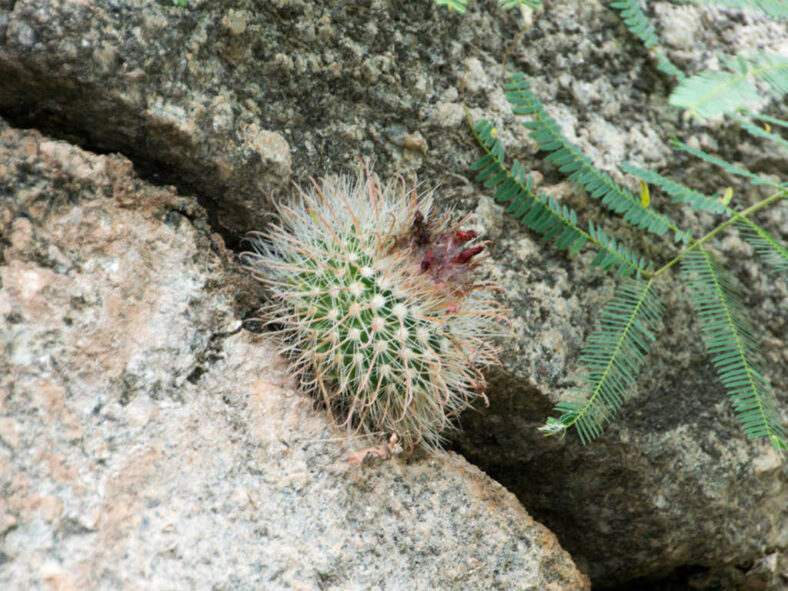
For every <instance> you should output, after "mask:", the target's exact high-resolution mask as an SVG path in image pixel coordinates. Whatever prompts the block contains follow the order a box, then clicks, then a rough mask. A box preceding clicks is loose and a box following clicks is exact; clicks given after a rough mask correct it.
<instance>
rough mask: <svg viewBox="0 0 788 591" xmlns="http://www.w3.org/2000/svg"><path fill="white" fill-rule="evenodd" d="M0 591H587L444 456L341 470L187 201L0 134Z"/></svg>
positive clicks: (504, 505)
mask: <svg viewBox="0 0 788 591" xmlns="http://www.w3.org/2000/svg"><path fill="white" fill-rule="evenodd" d="M0 191H1V192H2V195H3V201H2V202H0V230H2V236H3V237H4V240H3V242H2V243H1V244H0V261H1V262H0V281H1V282H2V283H0V286H2V289H1V290H0V491H2V497H0V589H3V590H8V591H12V590H23V589H58V590H64V591H65V590H87V589H225V590H230V589H233V590H243V589H272V590H273V589H303V590H309V589H314V590H318V589H323V590H327V589H335V590H339V589H424V590H428V589H483V588H484V589H533V590H535V591H536V590H543V589H550V590H555V591H558V590H567V591H569V590H572V591H573V590H577V589H589V588H590V587H589V584H588V579H587V578H586V577H585V576H584V575H581V574H580V573H579V572H578V571H577V569H576V568H575V566H574V564H573V563H572V560H571V558H570V557H569V555H568V554H567V553H566V552H565V551H564V550H563V549H562V548H561V547H560V546H559V544H558V541H557V540H556V538H555V536H554V535H553V534H552V533H551V532H549V531H548V530H547V529H546V528H545V527H544V526H542V525H540V524H539V523H537V522H535V521H534V520H533V519H532V518H531V517H530V516H529V515H528V514H527V513H526V512H525V510H524V509H523V508H522V506H521V505H520V504H519V502H518V501H517V499H516V498H515V497H514V496H513V495H512V494H511V493H509V492H508V491H506V490H505V489H504V488H503V487H502V486H501V485H499V484H498V483H496V482H494V481H492V480H491V479H490V478H489V477H488V476H486V475H485V474H483V473H482V472H481V471H480V470H478V469H477V468H475V467H473V466H471V465H469V464H468V462H467V461H466V460H464V459H463V458H462V457H461V456H458V455H456V454H454V453H451V452H445V453H444V452H442V453H439V454H436V455H434V456H432V457H429V458H427V457H421V458H411V459H410V460H405V459H403V458H395V459H391V460H388V461H383V462H381V463H379V464H377V465H372V466H366V465H365V466H360V465H354V464H352V463H350V462H348V461H347V459H346V458H347V457H348V456H349V455H350V454H351V453H353V452H355V451H357V450H359V449H361V448H362V447H363V446H364V445H365V444H368V442H364V441H357V440H353V439H348V438H347V436H344V435H343V434H340V433H337V432H336V431H335V430H334V429H333V428H332V427H330V423H329V420H328V417H327V416H326V414H325V413H324V412H320V411H317V410H315V409H314V403H313V401H312V399H310V398H309V397H307V396H306V395H304V394H299V393H296V392H294V391H293V389H292V384H291V383H290V382H291V380H289V379H288V376H287V373H286V364H285V362H284V360H283V359H282V358H280V357H278V356H277V355H276V354H275V352H274V345H273V343H272V340H271V338H270V336H268V335H256V334H253V333H250V332H248V331H242V330H241V329H240V322H239V320H238V319H237V318H236V315H235V313H234V306H235V305H237V298H238V297H239V294H240V293H241V292H243V291H245V290H247V289H248V288H246V287H245V286H244V280H243V279H242V278H238V277H237V276H236V275H234V272H233V268H234V266H233V264H232V263H231V259H232V257H231V255H230V253H228V252H227V251H226V250H225V249H224V246H223V242H222V240H221V238H218V237H217V236H216V235H212V234H211V233H210V232H209V231H208V230H207V226H206V224H205V221H204V212H203V211H202V210H201V208H200V207H199V206H197V205H196V204H195V202H194V201H193V200H192V199H191V198H186V197H179V196H178V195H176V194H175V193H174V192H173V191H172V190H171V189H168V188H157V187H153V186H151V185H149V184H147V183H144V182H142V181H140V180H139V179H138V178H136V176H135V175H134V173H133V171H132V166H131V163H130V162H129V161H128V160H126V159H125V158H123V157H120V156H117V155H112V156H97V155H95V154H91V153H89V152H84V151H82V150H80V149H79V148H76V147H74V146H70V145H69V144H67V143H65V142H61V141H53V140H51V139H48V138H46V137H42V136H41V135H40V134H39V133H38V132H35V131H18V130H15V129H13V128H10V127H8V126H7V125H6V124H5V123H4V122H3V121H2V120H1V119H0Z"/></svg>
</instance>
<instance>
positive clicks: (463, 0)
mask: <svg viewBox="0 0 788 591" xmlns="http://www.w3.org/2000/svg"><path fill="white" fill-rule="evenodd" d="M435 4H437V5H438V6H445V7H446V8H448V9H449V12H456V13H457V14H465V11H466V10H468V0H435Z"/></svg>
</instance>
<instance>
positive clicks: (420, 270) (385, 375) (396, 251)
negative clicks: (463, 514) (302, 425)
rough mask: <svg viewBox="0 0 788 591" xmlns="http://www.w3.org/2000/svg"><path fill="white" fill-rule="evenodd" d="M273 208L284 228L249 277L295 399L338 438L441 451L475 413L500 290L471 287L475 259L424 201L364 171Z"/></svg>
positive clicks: (260, 244)
mask: <svg viewBox="0 0 788 591" xmlns="http://www.w3.org/2000/svg"><path fill="white" fill-rule="evenodd" d="M300 197H301V198H300V200H299V201H298V203H296V204H294V205H291V206H280V207H279V208H278V209H279V216H280V225H277V226H274V227H273V228H272V229H270V230H269V231H268V232H267V233H265V234H260V233H255V234H253V236H252V238H251V241H252V244H253V250H254V252H252V253H248V254H247V257H246V264H247V266H248V267H249V268H251V270H252V271H253V272H254V274H255V276H256V277H258V278H259V279H260V280H262V281H263V282H265V283H266V284H267V285H268V287H269V288H270V290H271V292H272V296H273V297H272V298H271V301H270V303H269V304H268V306H267V309H266V315H267V316H268V317H269V318H270V320H271V322H274V323H276V324H277V325H279V326H281V327H282V328H283V331H284V336H285V339H284V342H285V347H284V349H285V352H286V353H288V354H289V355H290V357H291V358H292V359H293V366H294V368H295V371H296V372H297V373H298V374H299V375H300V377H301V383H302V386H304V387H307V388H309V389H317V390H318V391H319V392H320V394H321V396H322V397H323V399H324V400H325V401H326V403H327V404H328V405H329V409H331V408H334V409H336V410H338V411H339V412H340V413H341V414H342V417H343V420H342V424H347V425H352V426H355V427H361V428H363V429H365V430H367V431H368V432H372V433H377V434H386V435H390V434H396V435H397V436H398V438H399V441H400V442H401V443H402V444H403V446H404V447H405V448H406V449H412V448H413V447H415V446H416V445H418V444H421V445H423V446H425V447H427V448H436V447H439V446H440V443H441V433H442V432H443V431H444V430H445V429H446V428H447V427H448V426H449V425H450V420H451V418H452V417H455V416H456V415H457V414H458V413H459V412H460V411H462V410H463V409H465V408H467V407H469V406H470V405H471V404H472V403H473V402H474V401H475V400H477V399H483V400H484V401H485V402H486V398H485V396H484V385H485V382H484V377H483V375H482V373H481V370H482V369H483V368H485V367H486V366H489V365H491V364H495V363H498V358H497V351H496V349H495V347H494V346H493V345H492V344H491V339H492V337H493V336H495V335H497V334H500V332H501V330H500V329H501V323H502V322H505V319H504V318H503V316H502V315H501V309H500V307H499V305H498V304H497V303H496V302H495V300H493V299H492V298H491V297H490V291H491V290H492V289H494V286H493V285H491V284H489V283H482V282H479V281H477V280H476V278H475V275H476V274H475V272H474V267H475V262H476V261H477V255H479V253H481V252H482V250H483V245H481V244H476V242H477V240H476V238H477V237H476V234H475V232H473V231H462V230H460V225H461V224H462V223H463V222H464V221H465V220H461V221H460V222H459V223H454V222H453V221H452V216H451V215H447V216H444V217H437V216H435V215H434V213H433V207H432V196H431V194H429V193H428V194H422V195H419V194H417V193H416V191H415V189H413V190H410V191H408V190H407V189H406V187H405V185H404V183H403V182H402V181H397V182H390V183H389V184H387V185H385V186H383V185H381V183H380V181H379V179H378V178H377V176H375V175H374V174H372V173H370V172H369V171H366V170H362V171H361V172H360V174H359V176H358V178H355V179H353V178H349V179H342V180H339V181H328V180H323V181H321V183H314V186H313V188H312V190H311V191H302V192H301V195H300Z"/></svg>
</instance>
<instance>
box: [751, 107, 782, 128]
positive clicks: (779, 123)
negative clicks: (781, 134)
mask: <svg viewBox="0 0 788 591" xmlns="http://www.w3.org/2000/svg"><path fill="white" fill-rule="evenodd" d="M742 115H746V116H747V117H751V118H753V119H758V120H760V121H764V122H766V123H769V124H770V125H777V126H778V127H788V121H786V120H785V119H778V118H777V117H770V116H769V115H762V114H760V113H752V112H750V111H747V110H746V109H744V110H742Z"/></svg>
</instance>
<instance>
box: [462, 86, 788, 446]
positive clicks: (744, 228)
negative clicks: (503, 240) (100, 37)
mask: <svg viewBox="0 0 788 591" xmlns="http://www.w3.org/2000/svg"><path fill="white" fill-rule="evenodd" d="M504 89H505V91H506V98H507V100H508V101H509V103H510V104H511V105H512V111H513V112H514V113H515V114H516V115H519V116H521V117H523V118H524V119H523V121H522V124H523V126H525V127H526V128H527V129H528V130H529V135H530V136H531V137H532V138H533V139H534V140H536V142H537V143H538V145H539V147H540V148H541V150H542V152H543V153H545V154H546V157H545V161H547V162H551V163H553V164H554V165H555V166H556V167H557V169H558V171H559V172H561V173H563V174H564V175H566V177H567V178H568V179H569V180H570V181H573V182H575V183H576V184H577V185H578V186H579V187H581V188H582V189H584V190H585V194H586V195H587V196H589V197H591V198H593V199H597V200H599V202H600V203H601V204H602V206H603V207H604V208H606V209H607V210H609V211H610V212H611V213H613V214H616V215H617V216H619V217H620V219H621V220H622V221H623V222H624V223H625V224H628V225H629V226H631V227H633V228H635V229H636V230H639V231H641V232H644V233H646V232H649V233H651V234H653V235H654V236H656V237H664V236H666V235H668V232H669V233H670V234H669V235H670V236H671V237H672V240H671V242H673V243H680V244H681V245H682V246H683V250H681V251H680V252H679V253H678V254H677V255H676V256H675V258H673V259H672V260H671V261H670V262H668V263H667V264H665V265H663V266H662V267H660V268H658V269H656V270H655V264H654V263H653V262H652V261H649V260H648V259H647V258H645V257H644V256H643V255H640V254H636V253H635V252H634V251H633V250H632V249H630V248H629V247H628V246H626V245H624V244H622V243H621V242H620V241H616V240H615V239H614V238H611V237H610V236H609V235H608V234H607V233H606V232H605V231H604V230H602V228H601V227H600V220H596V221H595V220H594V219H588V220H587V221H585V222H584V221H583V220H581V219H580V217H579V216H578V214H577V212H576V211H575V210H573V209H571V208H570V207H568V206H567V205H565V204H560V203H558V202H557V201H556V200H555V199H554V198H552V197H548V196H546V195H545V194H544V193H541V192H539V191H538V190H536V189H535V188H534V187H533V182H532V179H531V177H530V176H528V175H527V174H526V170H525V167H524V166H523V165H522V164H521V163H519V162H517V161H514V162H513V163H512V164H511V165H508V164H507V163H506V153H505V150H504V147H503V145H502V143H501V141H500V139H499V138H498V134H497V130H496V128H495V127H494V126H493V125H492V124H491V123H489V122H488V121H484V120H482V121H480V122H479V123H477V124H476V125H475V126H474V128H473V129H474V134H475V135H476V138H477V140H478V142H479V144H480V145H481V147H482V149H483V150H484V152H485V153H484V155H483V156H482V157H481V158H480V159H479V160H478V161H477V162H475V163H474V164H473V165H472V167H471V168H472V169H473V170H475V171H478V172H477V176H476V179H477V180H478V181H479V182H482V183H483V184H484V188H485V189H490V190H493V191H494V192H493V198H494V199H495V201H496V202H498V203H500V204H502V205H504V206H505V207H506V212H507V213H509V214H511V215H513V216H514V217H515V218H516V219H518V220H519V221H520V222H521V223H523V224H525V225H526V226H527V227H528V228H529V229H531V230H533V231H535V232H537V233H538V234H540V235H541V236H542V238H543V240H545V241H548V240H552V241H554V242H555V244H556V245H557V246H558V247H559V248H561V249H563V250H566V251H567V252H568V253H569V254H574V253H576V252H577V251H579V250H580V249H582V248H584V247H586V246H589V247H592V248H595V249H596V250H597V251H598V252H597V255H596V256H595V257H594V259H593V260H592V262H591V264H592V265H597V266H600V267H602V268H603V269H615V271H616V273H617V275H619V276H622V277H624V278H625V279H624V280H623V281H622V283H621V284H620V285H619V287H618V289H617V290H616V292H615V294H614V296H613V299H612V300H611V301H610V302H609V303H608V304H607V305H606V306H605V307H604V309H603V310H602V312H601V313H600V315H599V318H598V320H597V323H596V326H595V328H594V330H593V331H592V333H591V335H590V336H589V338H588V340H587V342H586V343H585V345H584V346H583V349H582V353H581V355H580V360H579V361H580V366H581V371H580V383H581V387H580V388H579V389H576V390H573V391H571V392H569V393H568V396H567V397H566V398H565V399H564V400H562V401H560V402H559V403H558V404H557V405H556V411H558V413H559V416H558V417H557V418H555V417H553V418H550V419H548V421H547V423H546V424H545V425H544V426H543V427H542V428H541V430H542V431H544V432H545V433H547V434H564V433H565V432H566V430H567V429H568V428H569V427H574V428H575V429H576V430H577V432H578V434H579V436H580V440H581V441H582V442H583V444H586V443H589V442H590V441H591V440H593V439H594V438H596V437H598V436H599V435H600V434H601V433H602V430H603V428H604V425H605V424H606V423H608V422H609V421H611V420H612V419H613V418H614V416H615V415H616V414H617V413H618V412H619V410H620V409H621V407H622V406H623V404H624V403H625V402H626V400H627V399H628V398H629V397H630V396H631V391H632V388H633V385H634V383H635V382H636V380H637V376H638V375H639V374H640V373H641V371H642V369H643V366H644V364H645V363H646V360H647V356H648V353H649V349H650V347H651V345H652V344H653V343H654V342H655V340H656V337H657V333H658V331H659V327H660V325H661V320H662V315H663V307H662V304H661V301H660V297H659V295H658V293H657V291H658V288H659V284H660V279H661V278H663V277H665V276H666V272H667V271H668V270H670V269H671V268H672V267H674V266H675V265H676V264H677V263H680V264H681V268H682V274H681V279H682V280H683V281H684V283H685V284H686V286H687V293H688V296H689V298H690V300H691V303H692V306H693V309H694V310H695V313H696V317H697V322H698V324H699V327H700V331H701V334H702V335H703V339H704V343H705V345H706V350H707V352H708V354H709V355H710V357H711V359H712V362H713V364H714V366H715V369H716V371H717V375H718V377H719V379H720V381H721V383H722V385H723V386H724V388H725V390H726V391H727V393H728V395H729V397H730V400H731V402H732V404H733V409H734V411H735V413H736V415H737V417H738V418H739V420H740V422H741V424H742V427H743V429H744V432H745V434H746V435H747V437H748V438H752V437H765V438H767V439H768V440H769V441H770V442H771V444H772V445H773V446H774V448H775V449H777V450H778V451H780V452H783V451H785V450H786V449H788V446H787V445H786V442H785V440H786V433H785V429H784V428H783V427H782V425H781V424H780V420H779V413H778V412H777V406H776V401H775V398H774V395H773V393H772V392H771V390H770V386H769V383H768V381H767V380H766V378H765V374H764V362H763V357H762V355H761V353H760V350H759V346H758V342H757V339H756V337H755V333H754V331H753V327H752V322H751V320H750V319H749V315H748V310H747V307H746V306H745V305H744V299H743V298H742V296H741V295H740V294H739V293H738V291H737V285H736V282H735V281H734V280H733V278H732V276H731V275H730V273H729V272H728V271H727V270H725V269H724V268H723V267H722V266H721V265H720V263H719V262H718V261H716V259H715V258H714V256H713V255H712V254H711V253H710V251H708V250H707V249H706V246H705V245H706V243H707V242H708V241H710V240H711V239H712V238H713V237H714V236H715V235H716V234H718V233H719V232H721V231H723V230H725V229H727V228H729V227H731V226H734V227H736V228H738V230H739V232H740V234H741V236H742V238H744V240H746V241H747V242H748V243H750V244H751V245H752V247H753V249H754V251H755V252H756V253H757V254H758V255H759V256H760V257H762V259H763V261H764V262H765V263H766V264H767V265H768V266H769V267H770V268H771V270H772V271H774V272H775V273H776V274H777V275H776V276H775V277H776V280H782V279H784V278H783V277H780V275H779V274H780V273H784V272H785V271H786V270H788V248H786V246H785V245H784V244H782V243H781V242H780V240H779V239H777V238H776V237H774V236H772V235H771V234H770V233H769V232H767V231H766V230H764V229H763V228H761V227H760V226H759V225H757V224H756V223H755V222H753V221H752V220H751V219H750V216H751V215H752V214H753V213H755V212H756V211H758V210H759V209H761V208H764V207H766V206H768V205H770V204H773V203H776V202H778V201H780V200H783V199H788V182H781V181H775V180H773V179H771V178H766V177H762V176H759V175H756V174H754V173H752V172H750V171H749V170H747V169H746V168H743V167H741V166H737V165H734V164H732V163H729V162H727V161H725V160H723V159H721V158H718V157H716V156H712V155H710V154H707V153H705V152H703V151H701V150H697V149H694V148H691V147H690V146H688V145H686V144H684V143H682V142H679V141H678V140H674V141H673V147H674V148H675V149H676V150H679V151H684V152H688V153H690V154H692V155H693V156H696V157H698V158H700V159H702V160H704V161H706V162H708V163H710V164H712V165H714V166H719V167H721V168H722V169H723V170H724V171H726V172H727V173H730V174H733V175H736V176H740V177H743V178H744V179H746V180H747V181H749V183H750V184H751V185H758V184H761V185H767V186H770V187H771V188H773V189H774V191H775V192H774V193H773V194H772V195H771V196H770V197H768V198H767V199H764V200H763V201H761V202H759V203H757V204H756V205H754V206H752V207H749V208H748V209H746V210H740V209H738V208H737V207H731V206H730V203H729V202H730V200H731V199H732V196H733V191H732V189H730V188H727V189H725V188H724V187H722V188H721V191H720V192H721V195H715V196H707V195H705V194H703V193H701V192H699V191H697V190H694V189H691V188H690V187H687V186H686V185H684V184H683V183H681V182H679V181H676V180H673V179H670V178H667V177H665V176H663V175H661V174H658V173H656V172H654V171H651V170H646V169H642V168H639V167H637V166H634V165H632V164H629V163H623V164H622V165H621V169H622V170H623V171H624V172H626V173H629V174H633V175H635V176H636V177H638V178H640V179H642V181H643V182H644V183H645V184H644V185H642V188H641V193H642V194H641V196H639V197H638V196H635V195H634V194H633V193H631V192H630V191H628V190H627V189H625V188H623V187H622V186H620V185H619V184H617V183H616V182H615V181H613V179H612V178H611V177H610V175H608V174H607V173H605V172H603V171H600V170H598V169H597V168H596V167H595V166H594V165H593V163H592V161H591V160H590V158H588V157H587V156H586V155H584V154H583V153H582V151H581V150H580V149H579V148H578V147H577V146H575V145H573V144H571V143H570V142H569V141H568V140H567V139H566V138H565V137H564V136H563V134H562V133H561V127H560V124H559V123H558V122H557V121H556V120H555V119H553V118H552V117H550V116H549V114H548V113H547V111H546V109H545V108H544V106H543V105H542V104H541V102H540V101H539V100H538V99H537V98H536V97H535V96H534V94H533V92H532V91H531V89H530V86H529V84H528V81H527V80H526V78H525V75H524V74H522V73H516V74H513V75H510V76H509V80H508V82H507V83H506V84H505V85H504ZM772 119H773V121H772V122H771V123H770V124H772V125H775V126H782V125H788V123H786V122H784V121H782V120H780V119H776V118H772ZM751 128H755V129H758V130H760V131H763V133H760V132H756V133H755V134H754V135H756V136H758V137H763V138H765V139H771V140H774V141H775V143H776V144H777V145H778V146H780V147H782V145H781V144H780V140H782V138H781V137H780V136H777V135H776V134H773V133H771V132H769V131H766V130H762V128H760V127H757V126H755V125H754V124H752V123H749V122H748V125H747V126H743V129H745V130H746V131H750V130H751ZM782 141H784V140H782ZM648 184H650V185H651V186H652V187H653V188H655V189H657V190H661V191H662V192H664V193H665V194H667V195H670V196H671V197H672V203H673V204H683V203H686V204H687V205H689V206H690V207H691V208H692V209H694V210H702V211H706V212H709V213H711V214H713V215H715V216H717V217H718V218H719V223H718V226H717V227H716V228H714V229H713V230H712V231H710V232H709V233H707V234H706V235H705V236H703V237H702V238H700V239H698V240H695V239H693V237H692V235H691V234H690V232H688V231H684V230H681V229H679V228H678V227H677V226H676V224H675V223H674V222H673V221H672V220H671V219H670V217H668V216H667V215H666V214H664V213H661V212H658V211H656V210H655V209H653V207H651V205H650V198H649V195H650V191H649V188H648ZM723 189H725V190H723Z"/></svg>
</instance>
